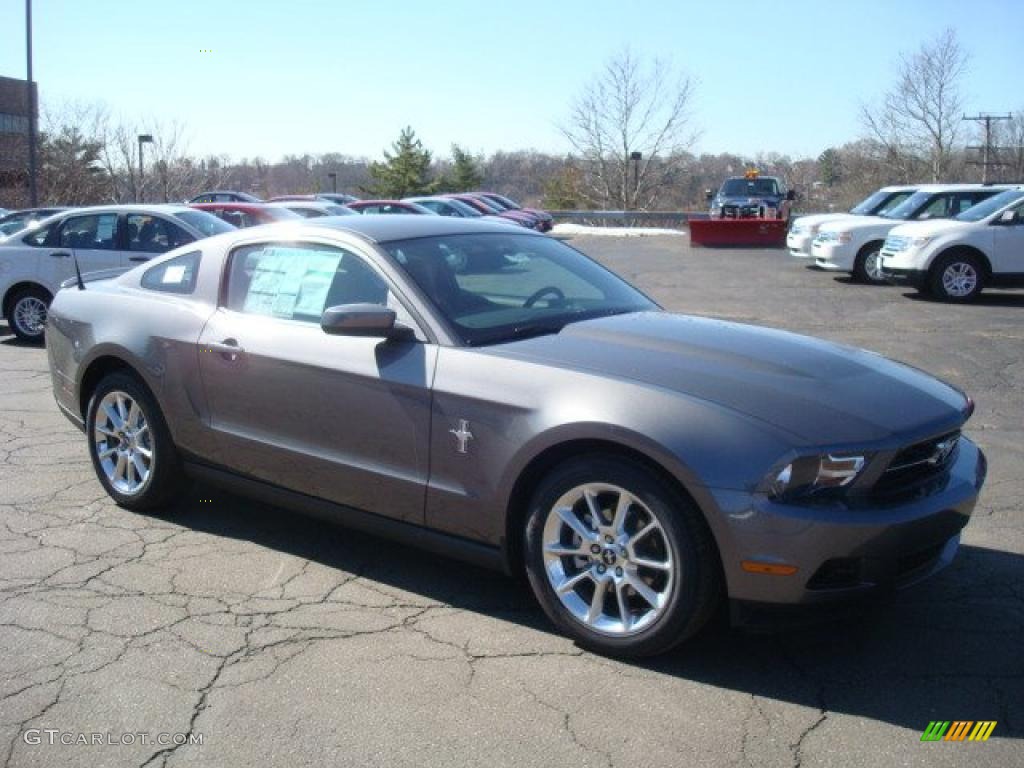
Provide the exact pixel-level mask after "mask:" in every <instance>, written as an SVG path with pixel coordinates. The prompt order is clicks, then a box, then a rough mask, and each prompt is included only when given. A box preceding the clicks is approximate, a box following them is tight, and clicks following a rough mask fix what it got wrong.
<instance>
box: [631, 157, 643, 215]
mask: <svg viewBox="0 0 1024 768" xmlns="http://www.w3.org/2000/svg"><path fill="white" fill-rule="evenodd" d="M629 159H630V160H632V161H633V207H634V208H636V207H637V206H636V198H637V197H638V196H639V195H638V192H639V190H638V185H639V184H640V160H641V159H643V153H642V152H630V153H629Z"/></svg>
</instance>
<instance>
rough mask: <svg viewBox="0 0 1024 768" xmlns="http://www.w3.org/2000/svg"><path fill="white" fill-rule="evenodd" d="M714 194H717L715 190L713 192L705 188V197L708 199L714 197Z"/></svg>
mask: <svg viewBox="0 0 1024 768" xmlns="http://www.w3.org/2000/svg"><path fill="white" fill-rule="evenodd" d="M714 196H715V193H714V192H712V191H711V190H710V189H705V190H704V197H705V198H706V199H708V200H710V199H711V198H713V197H714Z"/></svg>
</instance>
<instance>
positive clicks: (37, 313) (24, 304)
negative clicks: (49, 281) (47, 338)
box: [7, 288, 50, 344]
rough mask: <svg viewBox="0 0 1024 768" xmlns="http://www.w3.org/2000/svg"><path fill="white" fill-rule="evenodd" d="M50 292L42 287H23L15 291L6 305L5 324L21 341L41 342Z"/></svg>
mask: <svg viewBox="0 0 1024 768" xmlns="http://www.w3.org/2000/svg"><path fill="white" fill-rule="evenodd" d="M49 306H50V294H48V293H47V292H46V291H44V290H43V289H42V288H24V289H22V290H20V291H18V293H16V294H15V295H14V296H13V297H12V298H11V302H10V304H9V305H8V310H7V324H8V325H9V326H11V331H13V332H14V335H15V336H17V337H18V338H19V339H21V340H22V341H27V342H29V343H30V344H41V343H42V342H43V333H44V331H45V330H46V313H47V310H48V309H49Z"/></svg>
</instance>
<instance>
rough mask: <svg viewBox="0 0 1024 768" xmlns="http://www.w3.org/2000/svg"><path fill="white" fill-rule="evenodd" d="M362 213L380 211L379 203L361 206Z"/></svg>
mask: <svg viewBox="0 0 1024 768" xmlns="http://www.w3.org/2000/svg"><path fill="white" fill-rule="evenodd" d="M362 212H363V213H380V206H379V205H366V206H363V208H362Z"/></svg>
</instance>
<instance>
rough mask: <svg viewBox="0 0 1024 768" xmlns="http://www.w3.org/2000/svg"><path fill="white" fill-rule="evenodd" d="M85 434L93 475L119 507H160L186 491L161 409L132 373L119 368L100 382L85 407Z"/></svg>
mask: <svg viewBox="0 0 1024 768" xmlns="http://www.w3.org/2000/svg"><path fill="white" fill-rule="evenodd" d="M86 435H88V440H89V456H90V458H91V459H92V465H93V468H94V469H95V470H96V476H97V477H98V478H99V481H100V483H101V484H102V485H103V487H104V489H105V490H106V491H107V493H108V494H109V495H110V497H111V498H113V499H114V501H116V502H117V503H118V504H120V505H121V506H122V507H126V508H128V509H132V510H137V511H140V510H147V509H157V508H160V507H164V506H167V505H169V504H171V503H172V502H173V501H174V500H175V498H177V496H178V495H179V494H180V493H181V492H182V490H183V489H184V487H185V485H186V484H185V482H184V473H183V471H182V468H181V461H180V460H179V458H178V452H177V450H176V448H175V446H174V443H173V442H172V441H171V434H170V431H169V430H168V429H167V424H166V423H165V422H164V418H163V414H161V412H160V407H159V406H158V405H157V403H156V400H155V399H154V398H153V396H152V395H151V394H150V393H149V390H148V389H146V387H144V386H143V385H142V384H141V383H140V382H139V381H138V379H136V378H135V377H134V376H132V375H130V374H128V373H123V372H118V373H112V374H109V375H107V376H106V377H104V378H103V379H102V380H101V381H100V383H99V385H98V386H97V387H96V390H95V391H94V392H93V394H92V397H91V398H90V400H89V407H88V409H87V410H86Z"/></svg>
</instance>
